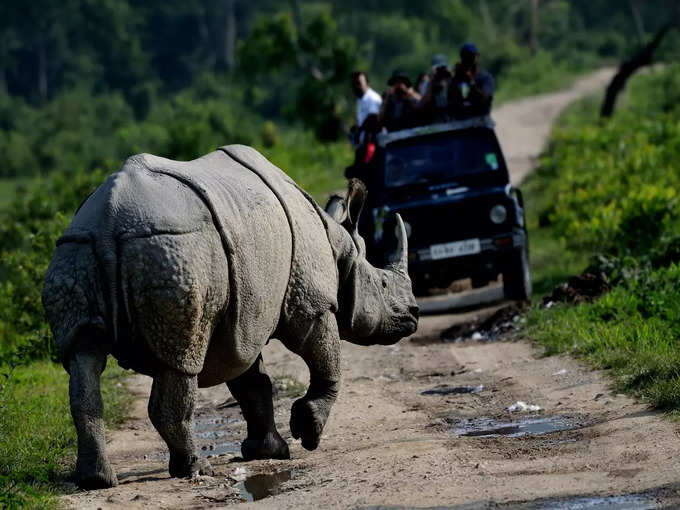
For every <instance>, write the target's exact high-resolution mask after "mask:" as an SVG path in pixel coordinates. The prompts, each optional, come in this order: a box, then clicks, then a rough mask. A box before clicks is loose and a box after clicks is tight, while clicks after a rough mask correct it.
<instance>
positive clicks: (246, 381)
mask: <svg viewBox="0 0 680 510" xmlns="http://www.w3.org/2000/svg"><path fill="white" fill-rule="evenodd" d="M227 386H228V387H229V391H231V394H232V395H233V396H234V398H235V399H236V400H237V401H238V403H239V405H240V406H241V412H242V413H243V417H244V418H245V420H246V423H247V424H248V437H247V438H246V440H245V441H243V443H242V444H241V454H242V455H243V458H244V459H245V460H252V459H289V458H290V452H289V451H288V445H287V444H286V442H285V441H284V440H283V438H282V437H281V436H280V435H279V432H278V431H277V430H276V423H275V422H274V404H273V402H272V383H271V380H270V379H269V376H268V375H267V372H266V371H265V368H264V361H263V360H262V354H260V355H259V356H258V357H257V360H255V363H253V365H252V366H251V367H250V368H249V369H248V370H247V371H246V372H244V373H243V374H241V375H240V376H238V377H237V378H236V379H233V380H231V381H229V382H228V383H227Z"/></svg>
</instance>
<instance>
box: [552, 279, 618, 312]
mask: <svg viewBox="0 0 680 510" xmlns="http://www.w3.org/2000/svg"><path fill="white" fill-rule="evenodd" d="M607 292H609V284H608V283H607V282H606V281H605V280H604V279H603V278H602V276H601V275H595V274H591V273H583V274H580V275H576V276H572V277H570V278H569V280H568V281H567V282H565V283H560V284H559V285H557V286H556V287H555V289H554V290H553V292H552V294H550V295H549V296H546V297H544V298H543V304H544V305H545V306H549V304H550V303H570V304H581V303H586V302H590V301H593V300H595V299H597V298H598V297H600V296H601V295H602V294H605V293H607Z"/></svg>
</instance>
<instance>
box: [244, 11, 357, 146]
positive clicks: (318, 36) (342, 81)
mask: <svg viewBox="0 0 680 510" xmlns="http://www.w3.org/2000/svg"><path fill="white" fill-rule="evenodd" d="M356 54H357V44H356V41H355V40H354V39H353V38H351V37H345V36H342V35H340V32H339V31H338V26H337V23H336V22H335V21H334V19H333V17H332V16H331V13H330V11H329V10H324V11H322V12H321V13H319V14H317V15H316V16H314V17H313V18H312V19H311V20H310V21H309V23H307V24H306V25H304V27H303V28H302V29H301V30H297V28H296V26H295V23H294V22H293V18H292V16H291V15H290V14H289V13H284V14H279V15H277V16H268V17H262V18H260V19H259V20H258V21H257V22H256V23H255V25H254V26H253V28H252V30H251V31H250V33H249V34H248V37H247V38H246V39H245V40H244V41H243V42H242V44H241V47H240V51H239V60H240V66H241V69H242V70H243V71H244V72H245V74H246V76H248V79H249V82H250V85H251V87H253V86H255V85H257V84H258V83H260V84H261V83H263V82H265V81H266V83H267V86H268V87H271V86H272V85H273V84H274V82H275V81H276V78H275V77H276V76H277V75H278V76H280V77H282V80H281V81H280V82H279V83H280V85H279V86H280V87H283V88H286V89H288V90H290V91H291V92H292V94H291V97H290V99H289V102H288V104H286V105H283V107H282V108H281V111H282V112H284V113H286V114H287V115H288V116H289V117H290V118H291V119H295V120H301V121H302V122H303V123H304V124H305V125H306V126H308V127H310V128H312V129H313V130H314V131H315V133H316V135H317V137H318V138H319V139H321V140H336V139H338V138H339V137H340V136H341V135H342V132H343V128H344V126H343V117H344V114H345V112H346V110H347V102H346V101H345V89H346V88H347V81H348V79H349V75H350V73H351V72H352V70H353V69H354V68H355V67H356V65H357V56H356Z"/></svg>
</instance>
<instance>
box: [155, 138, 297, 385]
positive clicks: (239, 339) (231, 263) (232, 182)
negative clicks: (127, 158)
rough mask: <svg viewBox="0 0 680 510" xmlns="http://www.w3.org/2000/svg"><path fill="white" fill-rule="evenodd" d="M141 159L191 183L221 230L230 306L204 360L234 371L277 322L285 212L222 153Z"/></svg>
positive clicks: (285, 262)
mask: <svg viewBox="0 0 680 510" xmlns="http://www.w3.org/2000/svg"><path fill="white" fill-rule="evenodd" d="M143 164H144V166H145V168H146V169H147V170H148V171H149V172H151V173H154V174H157V175H162V176H164V177H165V178H171V179H173V180H176V181H178V182H180V183H183V184H184V185H186V186H187V187H189V188H190V189H191V190H192V193H193V194H194V195H195V196H198V197H200V199H201V201H202V203H203V204H204V207H205V208H206V210H207V211H208V214H209V215H210V221H211V226H212V227H213V228H214V229H215V230H216V231H217V232H218V233H219V238H220V239H221V242H222V247H223V251H224V254H225V257H226V260H227V263H228V268H229V279H228V285H229V296H228V299H229V304H228V308H227V309H226V311H225V314H224V317H223V318H222V319H221V320H220V321H219V323H218V324H217V328H216V329H215V332H214V334H213V335H212V339H211V341H210V343H209V345H208V347H209V350H208V353H207V356H208V358H209V359H208V361H209V363H206V365H208V364H210V365H211V367H212V368H213V370H214V367H218V368H217V370H219V371H220V372H222V373H223V374H225V377H227V378H233V377H236V376H238V375H240V373H242V372H243V371H245V370H246V369H247V368H248V367H249V366H250V365H251V364H252V363H253V362H254V360H255V359H256V357H257V355H258V354H259V353H260V351H261V349H262V347H263V346H264V344H265V343H266V341H267V340H268V339H269V338H271V336H272V334H273V332H274V330H275V329H276V326H277V325H278V323H279V320H280V316H281V309H282V305H283V300H284V295H285V292H286V288H287V284H288V281H289V278H290V261H291V258H292V238H291V231H290V226H289V224H288V221H287V219H286V215H285V212H284V210H283V208H282V206H281V203H280V202H279V200H278V199H277V197H276V196H275V195H274V194H273V193H272V191H271V189H270V188H269V187H268V186H266V185H265V184H264V183H263V182H262V180H261V179H260V178H259V177H258V176H257V175H256V174H254V173H253V172H252V171H250V170H248V169H247V168H244V167H243V166H241V165H238V164H236V163H235V162H234V161H233V160H231V159H230V158H228V157H227V156H226V155H225V154H224V153H222V152H220V151H216V152H213V153H210V154H207V155H206V156H203V157H202V158H199V159H197V160H194V161H189V162H177V161H171V160H168V159H165V158H159V157H156V156H151V155H144V157H143ZM196 359H198V358H196ZM224 380H226V379H224Z"/></svg>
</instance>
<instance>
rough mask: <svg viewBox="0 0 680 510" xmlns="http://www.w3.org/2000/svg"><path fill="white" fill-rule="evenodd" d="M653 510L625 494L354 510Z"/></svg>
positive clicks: (649, 502)
mask: <svg viewBox="0 0 680 510" xmlns="http://www.w3.org/2000/svg"><path fill="white" fill-rule="evenodd" d="M655 508H661V506H660V505H659V504H658V503H657V501H656V500H655V499H654V498H651V497H649V496H646V495H643V494H624V495H621V496H572V497H566V498H555V499H539V500H535V501H527V502H524V503H506V504H502V503H494V502H491V501H479V502H476V503H467V504H463V505H455V506H437V507H407V506H365V507H360V508H357V509H356V510H491V509H499V510H500V509H504V510H652V509H655Z"/></svg>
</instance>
